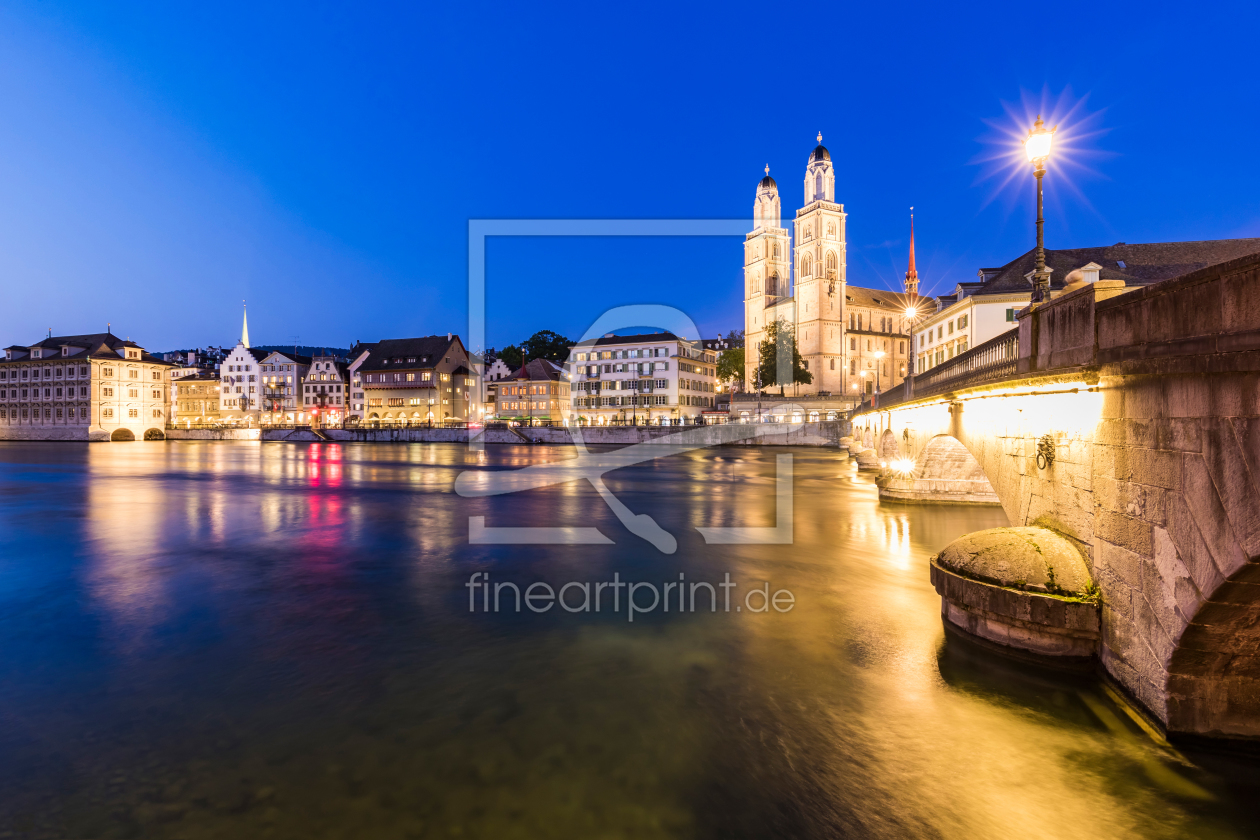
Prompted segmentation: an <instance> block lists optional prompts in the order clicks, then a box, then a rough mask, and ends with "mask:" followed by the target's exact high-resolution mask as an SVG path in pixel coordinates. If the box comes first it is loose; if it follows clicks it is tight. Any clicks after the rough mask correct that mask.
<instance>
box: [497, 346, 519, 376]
mask: <svg viewBox="0 0 1260 840" xmlns="http://www.w3.org/2000/svg"><path fill="white" fill-rule="evenodd" d="M499 358H500V359H502V360H503V364H505V365H507V366H508V369H509V370H517V369H519V368H520V366H521V365H523V364H524V362H523V361H522V360H521V348H519V347H517V346H516V345H515V344H509V345H508V346H507V347H504V348H503V350H502V351H501V352H500V353H499Z"/></svg>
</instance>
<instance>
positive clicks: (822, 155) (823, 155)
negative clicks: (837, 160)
mask: <svg viewBox="0 0 1260 840" xmlns="http://www.w3.org/2000/svg"><path fill="white" fill-rule="evenodd" d="M820 160H831V152H829V151H827V147H826V146H824V145H823V144H822V143H819V144H818V148H816V149H814V151H813V152H811V153H810V156H809V162H810V163H814V162H815V161H820Z"/></svg>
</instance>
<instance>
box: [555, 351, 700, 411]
mask: <svg viewBox="0 0 1260 840" xmlns="http://www.w3.org/2000/svg"><path fill="white" fill-rule="evenodd" d="M568 369H569V373H568V375H569V379H570V382H571V383H572V385H571V392H572V403H573V418H574V419H576V420H577V422H579V423H583V424H585V425H601V424H606V423H610V422H616V423H626V422H638V423H652V424H662V423H664V424H669V423H680V422H688V423H696V422H699V418H700V416H701V412H703V411H704V410H705V409H706V408H712V407H713V403H714V394H715V393H716V390H717V354H716V353H715V352H714V351H712V350H705V349H704V346H703V343H702V342H701V341H700V340H698V339H697V340H689V339H685V338H681V337H679V336H676V335H674V334H673V333H668V332H659V333H646V334H643V335H612V334H608V335H605V336H604V337H603V338H597V339H595V340H594V341H593V342H589V343H585V344H579V345H577V346H575V347H573V348H571V349H570V351H569V364H568Z"/></svg>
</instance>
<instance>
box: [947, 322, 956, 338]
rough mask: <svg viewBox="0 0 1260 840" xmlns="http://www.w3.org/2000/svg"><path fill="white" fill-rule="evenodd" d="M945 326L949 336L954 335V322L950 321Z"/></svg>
mask: <svg viewBox="0 0 1260 840" xmlns="http://www.w3.org/2000/svg"><path fill="white" fill-rule="evenodd" d="M946 326H947V327H949V334H950V335H953V334H954V322H953V321H950V322H949V323H948V324H946Z"/></svg>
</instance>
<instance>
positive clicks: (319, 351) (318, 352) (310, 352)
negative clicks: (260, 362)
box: [253, 344, 350, 359]
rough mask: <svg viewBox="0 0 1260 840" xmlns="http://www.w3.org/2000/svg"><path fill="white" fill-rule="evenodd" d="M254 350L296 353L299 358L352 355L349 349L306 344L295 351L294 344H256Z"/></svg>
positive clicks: (300, 345)
mask: <svg viewBox="0 0 1260 840" xmlns="http://www.w3.org/2000/svg"><path fill="white" fill-rule="evenodd" d="M253 349H254V350H266V351H267V352H268V353H294V352H296V353H297V354H298V355H299V356H339V357H341V358H343V359H344V358H345V357H346V356H349V355H350V348H348V347H323V346H320V347H310V346H308V345H305V344H299V345H298V346H297V348H296V349H295V348H294V347H293V345H292V344H255V345H253Z"/></svg>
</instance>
